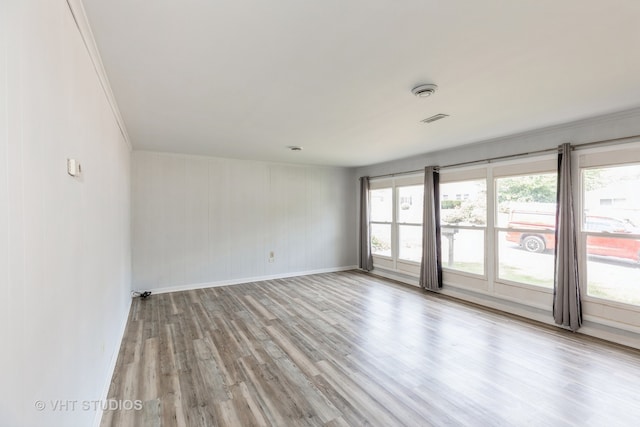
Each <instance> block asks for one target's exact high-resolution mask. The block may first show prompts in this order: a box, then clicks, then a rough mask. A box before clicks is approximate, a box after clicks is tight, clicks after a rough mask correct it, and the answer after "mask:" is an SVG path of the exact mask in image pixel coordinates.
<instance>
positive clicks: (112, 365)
mask: <svg viewBox="0 0 640 427" xmlns="http://www.w3.org/2000/svg"><path fill="white" fill-rule="evenodd" d="M128 296H129V295H127V297H128ZM131 301H132V300H131V298H127V309H126V310H125V312H124V318H123V319H121V322H120V330H119V331H118V339H117V340H116V345H115V346H114V348H113V351H112V353H111V360H110V361H109V367H108V368H107V378H106V379H105V382H104V386H103V387H102V393H100V396H99V398H100V402H106V401H107V398H108V397H109V388H111V379H112V378H113V374H114V372H115V370H116V363H117V362H118V355H119V354H120V347H121V346H122V340H123V339H124V333H125V331H126V329H127V321H128V320H129V312H131ZM102 406H103V405H99V406H98V409H97V410H96V414H95V418H94V419H93V424H92V425H93V427H100V422H101V421H102V413H103V411H102Z"/></svg>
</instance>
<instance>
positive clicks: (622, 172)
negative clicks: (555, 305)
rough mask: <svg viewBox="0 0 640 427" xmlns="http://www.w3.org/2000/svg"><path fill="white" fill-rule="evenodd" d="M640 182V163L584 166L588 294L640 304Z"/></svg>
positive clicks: (583, 199)
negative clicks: (639, 226) (639, 284)
mask: <svg viewBox="0 0 640 427" xmlns="http://www.w3.org/2000/svg"><path fill="white" fill-rule="evenodd" d="M638 188H640V165H624V166H607V167H594V168H584V169H583V170H582V208H583V212H582V233H581V235H582V238H581V244H582V249H583V251H584V253H585V254H586V267H587V295H589V296H593V297H597V298H602V299H607V300H611V301H617V302H622V303H627V304H634V305H640V288H639V287H638V283H639V282H640V268H638V267H639V265H638V264H639V263H640V228H638V225H640V192H639V191H638ZM603 201H607V202H605V203H603Z"/></svg>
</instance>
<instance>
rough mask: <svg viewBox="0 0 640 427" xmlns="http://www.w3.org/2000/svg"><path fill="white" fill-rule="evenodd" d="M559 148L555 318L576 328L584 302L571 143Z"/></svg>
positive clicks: (558, 321) (580, 319) (554, 294)
mask: <svg viewBox="0 0 640 427" xmlns="http://www.w3.org/2000/svg"><path fill="white" fill-rule="evenodd" d="M559 148H560V152H559V154H558V194H557V201H558V204H557V207H556V232H555V234H556V245H555V249H556V255H555V272H554V273H555V274H554V288H553V318H554V320H555V322H556V324H558V325H562V326H565V327H568V328H570V329H571V330H572V331H576V330H578V328H580V326H581V325H582V303H581V301H580V277H579V272H578V245H577V241H576V240H577V239H576V233H577V228H576V224H575V217H574V213H573V194H572V185H571V145H570V144H562V145H561V146H560V147H559Z"/></svg>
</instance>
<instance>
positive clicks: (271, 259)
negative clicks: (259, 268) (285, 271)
mask: <svg viewBox="0 0 640 427" xmlns="http://www.w3.org/2000/svg"><path fill="white" fill-rule="evenodd" d="M269 262H276V254H275V252H273V251H271V252H269Z"/></svg>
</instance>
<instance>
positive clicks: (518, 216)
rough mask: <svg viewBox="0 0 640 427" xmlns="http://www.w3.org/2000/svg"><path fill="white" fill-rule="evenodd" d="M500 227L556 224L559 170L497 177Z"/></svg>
mask: <svg viewBox="0 0 640 427" xmlns="http://www.w3.org/2000/svg"><path fill="white" fill-rule="evenodd" d="M496 199H497V202H498V210H497V213H496V223H497V225H498V227H516V228H541V227H542V228H548V227H549V224H551V225H552V228H554V227H555V225H554V224H555V211H556V174H555V173H547V174H537V175H522V176H511V177H506V178H498V179H496Z"/></svg>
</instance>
